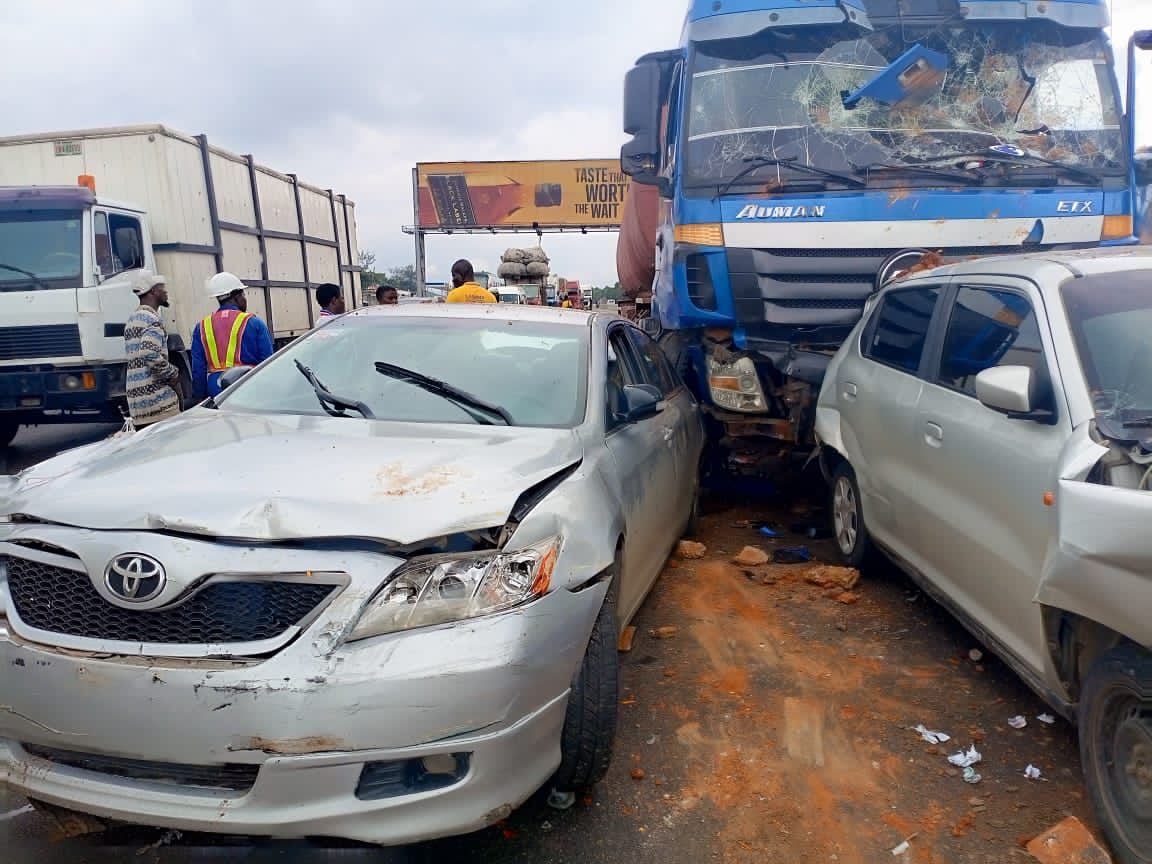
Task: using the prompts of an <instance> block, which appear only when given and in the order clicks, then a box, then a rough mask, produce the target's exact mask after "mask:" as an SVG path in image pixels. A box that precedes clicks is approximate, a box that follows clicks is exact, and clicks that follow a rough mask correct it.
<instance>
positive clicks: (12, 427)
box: [0, 417, 20, 448]
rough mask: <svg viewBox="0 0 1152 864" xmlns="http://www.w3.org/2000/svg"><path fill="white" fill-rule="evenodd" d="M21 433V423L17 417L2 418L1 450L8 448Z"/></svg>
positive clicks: (0, 428)
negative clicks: (17, 434)
mask: <svg viewBox="0 0 1152 864" xmlns="http://www.w3.org/2000/svg"><path fill="white" fill-rule="evenodd" d="M19 431H20V421H19V420H17V419H16V418H15V417H0V448H2V447H7V446H8V445H9V444H11V443H12V440H13V439H14V438H15V437H16V433H17V432H19Z"/></svg>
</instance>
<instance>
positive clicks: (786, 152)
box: [683, 23, 1127, 191]
mask: <svg viewBox="0 0 1152 864" xmlns="http://www.w3.org/2000/svg"><path fill="white" fill-rule="evenodd" d="M916 44H920V45H922V46H923V47H924V48H926V49H929V50H931V51H934V52H938V53H940V54H943V55H945V56H946V57H947V59H948V69H947V72H946V74H945V75H944V76H943V77H942V78H940V77H937V78H936V79H935V80H933V81H931V86H930V88H929V92H928V93H927V94H921V96H922V98H921V99H914V100H908V101H907V102H905V103H897V104H885V103H882V102H879V101H876V100H874V99H870V98H864V99H862V100H861V101H860V102H859V103H858V104H856V105H855V106H854V107H853V108H846V107H845V106H844V95H846V94H848V93H851V92H854V91H855V90H857V89H858V88H860V87H861V86H863V85H864V84H866V83H868V82H869V81H871V80H872V79H873V78H875V77H876V75H877V74H878V73H879V72H881V71H883V70H884V69H886V68H887V67H888V66H889V64H891V63H892V62H893V61H895V60H896V59H897V58H899V57H900V56H901V55H902V54H904V53H905V52H906V51H907V50H908V49H909V48H911V47H912V46H913V45H916ZM1109 58H1110V52H1109V49H1108V47H1107V44H1106V42H1105V40H1104V37H1103V35H1102V34H1101V33H1100V32H1099V31H1096V30H1070V29H1067V28H1061V27H1057V26H1056V25H1051V24H1048V23H1035V24H1031V25H1027V26H1021V25H1019V24H1012V25H1008V24H1000V23H973V24H956V23H949V24H947V25H944V26H942V27H939V28H936V29H934V30H931V31H922V32H920V33H916V32H909V31H902V30H901V29H900V28H888V29H883V30H877V31H875V32H867V33H862V32H861V31H859V30H852V31H847V32H846V31H843V30H835V31H831V30H828V29H805V30H792V31H790V32H787V33H784V32H775V31H765V32H763V33H761V34H758V35H756V36H753V37H747V38H742V39H732V40H725V41H718V42H709V43H698V44H696V45H695V46H694V47H693V50H692V60H691V72H690V79H691V80H690V84H689V97H688V105H687V118H686V123H685V126H686V141H685V142H684V147H683V153H684V157H683V159H684V172H685V181H686V183H687V184H688V185H689V186H711V187H712V188H713V191H715V186H716V185H717V184H718V183H723V182H725V181H726V180H729V179H731V178H732V177H733V176H735V175H736V174H737V173H738V172H739V171H740V170H741V169H742V168H744V167H746V166H747V165H748V164H749V162H750V161H752V160H754V159H756V158H757V157H763V158H796V159H797V160H798V161H801V162H805V163H807V164H809V165H813V166H815V167H819V168H824V169H829V170H833V171H840V172H850V171H852V170H853V169H854V168H855V167H859V166H868V165H881V164H883V165H891V164H897V165H899V164H900V163H902V162H908V163H915V162H917V161H919V160H924V159H937V158H939V157H944V156H947V155H949V154H966V153H972V152H974V151H980V150H982V149H986V148H988V147H992V146H996V145H1001V146H1003V145H1009V146H1011V147H1014V148H1020V149H1022V150H1024V151H1025V152H1027V153H1030V154H1033V155H1036V156H1042V157H1044V158H1047V159H1051V160H1054V161H1057V162H1061V163H1065V164H1068V165H1074V166H1078V167H1081V168H1091V169H1094V170H1096V171H1098V172H1103V173H1106V174H1112V173H1116V174H1124V173H1125V172H1126V171H1127V157H1126V156H1125V149H1124V141H1123V135H1122V133H1121V122H1120V111H1119V109H1118V107H1117V91H1116V87H1115V84H1114V78H1113V72H1112V66H1111V64H1110V60H1109ZM924 96H926V97H927V98H923V97H924ZM913 103H915V104H913ZM785 170H786V169H785ZM1027 170H1033V171H1034V170H1036V169H1035V167H1029V168H1028V169H1027ZM1049 170H1050V169H1049ZM766 176H770V177H773V178H774V177H775V174H774V173H773V172H771V171H768V172H759V173H752V174H751V175H750V176H749V178H748V180H747V181H746V183H747V185H752V186H756V185H763V184H764V183H765V177H766ZM786 176H788V175H786ZM788 179H789V180H791V179H793V178H792V177H791V176H788ZM901 182H902V184H912V185H916V184H924V185H928V184H930V185H936V186H938V185H941V183H944V184H947V183H948V182H949V180H948V179H947V178H944V179H942V178H941V177H939V176H928V175H927V174H922V175H919V176H916V175H913V174H912V173H909V174H908V175H905V176H902V177H901ZM951 182H957V181H955V180H953V181H951ZM743 185H745V181H741V183H740V184H738V185H737V188H739V187H740V186H743Z"/></svg>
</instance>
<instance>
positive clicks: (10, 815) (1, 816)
mask: <svg viewBox="0 0 1152 864" xmlns="http://www.w3.org/2000/svg"><path fill="white" fill-rule="evenodd" d="M35 809H36V808H35V807H33V806H32V805H31V804H28V805H26V806H24V807H21V808H19V809H18V810H9V811H8V812H7V813H0V822H7V821H8V820H9V819H15V818H16V817H17V816H23V815H24V814H25V813H31V812H32V811H33V810H35Z"/></svg>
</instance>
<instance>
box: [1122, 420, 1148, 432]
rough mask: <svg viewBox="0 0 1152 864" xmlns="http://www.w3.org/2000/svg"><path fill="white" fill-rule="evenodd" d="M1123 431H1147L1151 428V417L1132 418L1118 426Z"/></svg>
mask: <svg viewBox="0 0 1152 864" xmlns="http://www.w3.org/2000/svg"><path fill="white" fill-rule="evenodd" d="M1120 425H1121V426H1123V427H1124V428H1125V429H1147V428H1148V427H1150V426H1152V417H1133V418H1132V419H1131V420H1125V421H1124V422H1123V423H1121V424H1120Z"/></svg>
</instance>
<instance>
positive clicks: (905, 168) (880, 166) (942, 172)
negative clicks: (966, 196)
mask: <svg viewBox="0 0 1152 864" xmlns="http://www.w3.org/2000/svg"><path fill="white" fill-rule="evenodd" d="M852 170H853V171H855V172H856V173H857V174H859V175H861V176H862V177H864V179H866V180H867V179H868V178H870V177H871V176H872V174H873V173H880V174H899V173H907V174H923V175H925V176H927V177H944V178H946V179H948V180H955V181H956V182H957V183H964V184H967V185H968V186H981V185H983V183H984V176H983V175H982V174H971V173H969V174H965V173H963V172H961V171H949V170H947V169H944V168H933V167H931V166H930V165H886V164H884V163H882V162H875V163H873V164H871V165H853V166H852Z"/></svg>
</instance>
